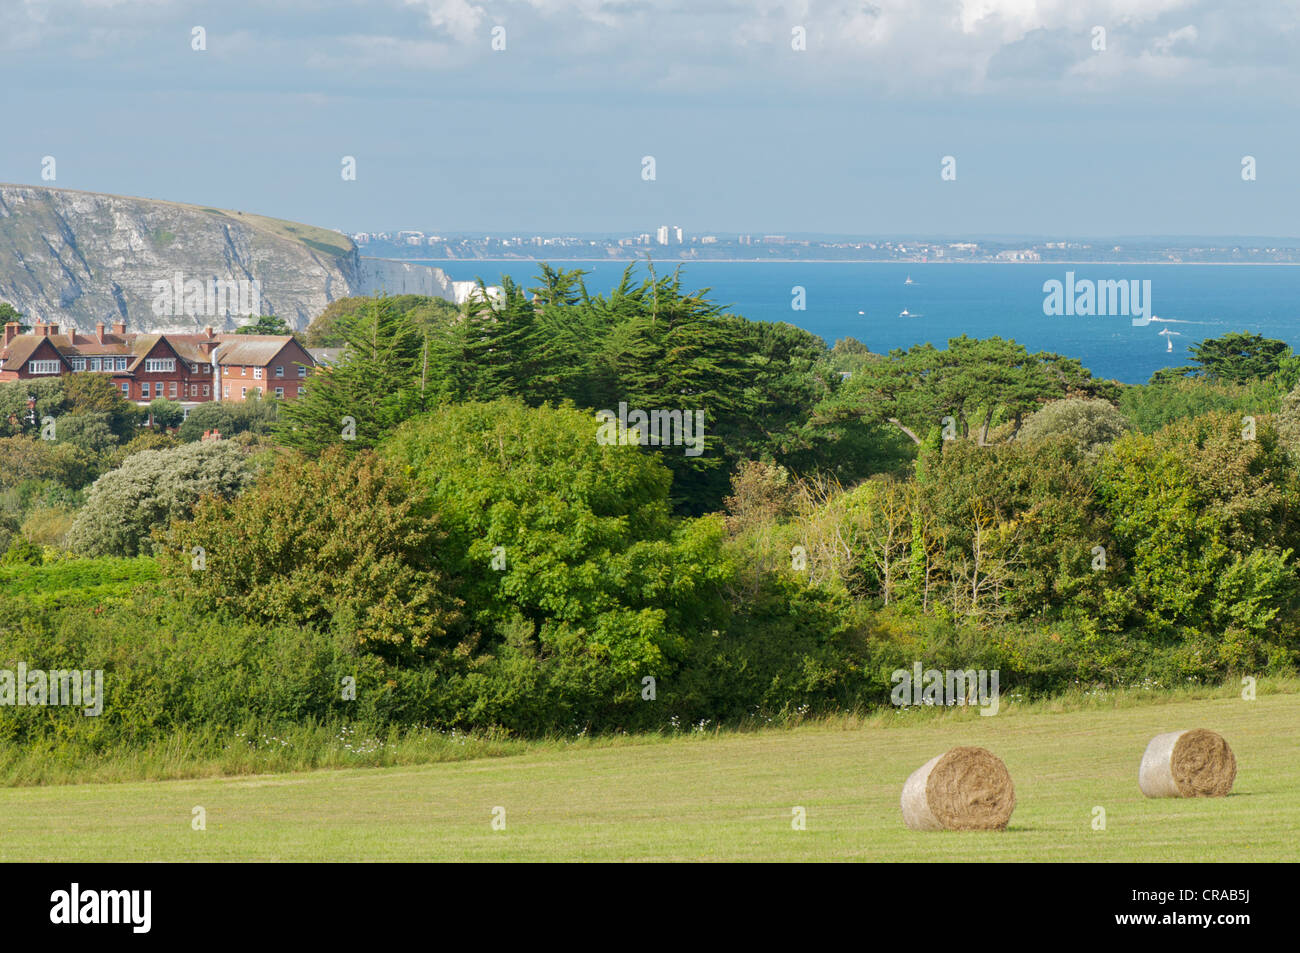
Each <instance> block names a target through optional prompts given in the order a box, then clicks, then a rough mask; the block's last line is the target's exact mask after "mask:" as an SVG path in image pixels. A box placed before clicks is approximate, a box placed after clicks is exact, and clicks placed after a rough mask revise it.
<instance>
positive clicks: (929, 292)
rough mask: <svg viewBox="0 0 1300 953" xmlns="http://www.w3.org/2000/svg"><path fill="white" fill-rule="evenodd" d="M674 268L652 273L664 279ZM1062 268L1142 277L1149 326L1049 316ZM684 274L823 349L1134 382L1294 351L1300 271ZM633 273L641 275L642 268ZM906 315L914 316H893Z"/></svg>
mask: <svg viewBox="0 0 1300 953" xmlns="http://www.w3.org/2000/svg"><path fill="white" fill-rule="evenodd" d="M432 264H436V265H438V266H439V267H441V268H443V269H445V270H446V271H447V272H448V274H449V275H451V277H452V278H454V279H456V280H458V281H461V280H468V279H472V278H475V277H481V278H483V279H484V281H486V282H487V283H488V284H493V283H496V282H499V281H500V279H501V275H502V274H503V273H505V274H508V275H510V276H511V277H512V278H514V279H515V280H516V281H519V282H521V283H522V284H523V285H524V286H525V287H529V286H531V285H532V284H534V281H533V278H534V276H535V275H536V274H537V272H538V270H539V269H538V267H537V265H536V264H535V263H532V262H519V261H509V262H501V261H463V262H459V261H438V262H432ZM551 264H552V265H555V266H557V267H560V266H562V267H572V268H583V269H586V270H588V271H589V272H591V274H590V275H588V277H587V287H588V289H589V290H591V291H592V293H603V292H605V291H608V290H609V289H610V288H611V287H612V286H613V285H614V284H616V283H617V281H618V279H619V276H620V275H621V274H622V271H623V269H624V268H625V267H626V266H627V263H626V262H566V261H563V260H560V259H556V260H552V261H551ZM670 267H671V265H668V264H665V263H658V264H657V265H656V269H657V270H658V271H659V273H660V274H662V273H663V272H664V271H665V270H666V269H668V268H670ZM1066 271H1073V272H1074V274H1075V280H1076V281H1078V280H1082V279H1090V280H1093V281H1102V280H1106V279H1113V280H1121V279H1124V280H1128V279H1138V280H1139V281H1141V280H1144V279H1149V280H1150V281H1151V298H1152V307H1151V313H1152V314H1153V315H1154V319H1153V320H1152V322H1151V323H1150V324H1148V325H1146V326H1145V327H1134V326H1133V324H1132V320H1131V319H1130V318H1128V317H1123V316H1109V317H1077V316H1071V317H1048V316H1046V315H1044V314H1043V301H1044V298H1045V297H1046V295H1045V293H1044V291H1043V283H1044V282H1045V281H1048V280H1050V279H1053V278H1055V279H1056V280H1058V281H1061V282H1063V283H1064V281H1065V273H1066ZM682 273H683V276H684V282H683V284H684V285H686V286H687V287H688V288H689V289H690V290H697V289H700V288H710V289H712V290H711V291H710V293H709V297H710V298H711V299H712V300H713V301H716V302H718V303H720V304H724V305H726V306H727V307H728V308H729V309H730V310H731V311H732V312H734V313H736V314H741V315H744V316H745V317H747V318H751V319H753V320H756V321H788V322H789V323H791V324H794V325H797V326H798V327H801V328H806V329H807V330H809V331H812V332H813V333H814V334H818V335H820V336H821V337H822V338H824V339H825V340H826V342H827V343H828V344H829V343H832V342H834V341H835V340H836V339H837V338H842V337H855V338H857V339H858V340H859V341H861V342H862V343H863V344H865V345H867V347H869V348H870V349H871V350H873V351H877V352H885V351H888V350H890V349H891V348H896V347H902V348H905V347H909V346H910V345H912V344H918V343H922V342H926V341H929V342H932V343H934V344H935V345H937V346H943V344H944V342H945V341H947V340H948V338H950V337H956V336H958V335H961V334H968V335H970V336H971V337H990V336H992V335H995V334H996V335H1000V336H1002V337H1004V338H1013V339H1015V340H1016V341H1019V342H1020V343H1021V344H1023V345H1024V346H1025V347H1027V348H1029V349H1030V350H1031V351H1055V352H1057V353H1059V354H1065V355H1068V356H1070V357H1077V358H1079V359H1080V360H1082V361H1083V363H1084V365H1085V366H1086V367H1088V368H1090V369H1091V370H1092V372H1093V373H1094V374H1097V375H1099V376H1102V377H1112V378H1115V379H1117V380H1120V381H1124V382H1125V383H1132V384H1136V383H1144V382H1145V381H1146V380H1147V379H1148V378H1150V376H1151V374H1152V373H1153V372H1154V371H1156V370H1158V369H1159V368H1162V367H1171V366H1176V365H1180V364H1187V363H1189V362H1190V356H1189V355H1188V353H1187V347H1188V346H1189V345H1191V344H1194V343H1196V342H1197V341H1200V340H1202V339H1203V338H1209V337H1218V336H1219V335H1222V334H1225V333H1227V332H1229V331H1253V332H1255V333H1258V334H1263V335H1264V336H1266V337H1273V338H1281V339H1282V340H1284V341H1286V342H1287V343H1288V344H1290V345H1291V346H1292V347H1294V348H1296V350H1298V351H1300V294H1298V292H1300V267H1294V266H1285V265H1277V266H1261V265H1068V266H1067V265H1043V264H893V263H888V264H874V263H873V264H865V263H858V262H699V263H688V264H685V265H683V266H682ZM638 274H639V275H642V276H643V275H644V274H645V271H644V265H639V266H638ZM909 277H910V278H911V279H912V283H911V284H907V283H906V279H907V278H909ZM796 285H798V286H802V287H803V288H804V289H805V291H806V305H807V307H806V310H803V311H796V310H793V309H792V308H791V302H792V300H793V293H792V290H791V289H793V288H794V287H795V286H796ZM904 310H906V311H908V312H909V313H910V314H911V315H913V316H912V317H900V312H902V311H904ZM859 312H862V313H859ZM1161 331H1170V332H1176V335H1173V334H1171V335H1167V336H1162V335H1161V334H1160V332H1161ZM1170 340H1172V341H1173V347H1174V349H1173V351H1172V353H1171V352H1170V351H1169V350H1168V342H1169V341H1170Z"/></svg>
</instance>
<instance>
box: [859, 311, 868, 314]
mask: <svg viewBox="0 0 1300 953" xmlns="http://www.w3.org/2000/svg"><path fill="white" fill-rule="evenodd" d="M866 313H867V312H865V311H859V312H858V314H866Z"/></svg>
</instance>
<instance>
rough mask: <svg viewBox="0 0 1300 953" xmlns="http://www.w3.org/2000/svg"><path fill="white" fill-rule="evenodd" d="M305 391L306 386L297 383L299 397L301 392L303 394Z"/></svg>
mask: <svg viewBox="0 0 1300 953" xmlns="http://www.w3.org/2000/svg"><path fill="white" fill-rule="evenodd" d="M305 393H307V388H305V387H303V386H302V385H301V384H299V385H298V396H299V397H301V396H302V395H303V394H305Z"/></svg>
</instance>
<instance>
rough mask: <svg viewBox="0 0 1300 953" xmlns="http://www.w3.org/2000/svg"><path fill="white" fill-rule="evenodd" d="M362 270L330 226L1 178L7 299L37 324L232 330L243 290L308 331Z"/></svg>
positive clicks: (239, 317) (1, 274)
mask: <svg viewBox="0 0 1300 953" xmlns="http://www.w3.org/2000/svg"><path fill="white" fill-rule="evenodd" d="M433 270H435V271H437V269H433ZM361 271H362V269H361V263H360V259H359V257H358V255H357V249H356V246H355V245H353V244H352V241H351V240H350V239H348V238H347V237H345V236H343V235H341V234H339V233H338V232H334V231H330V230H328V229H323V228H315V227H313V226H310V225H299V224H295V223H292V222H284V221H281V220H278V219H269V218H264V217H262V216H259V215H252V214H248V213H243V212H232V211H223V210H221V209H212V208H200V207H198V206H194V205H182V204H178V203H174V202H161V201H153V200H150V199H139V198H127V197H123V196H117V195H104V194H100V193H96V192H77V191H72V190H68V189H47V188H40V187H34V186H23V185H0V301H8V302H9V303H10V304H12V305H13V306H14V307H15V308H17V309H18V310H19V311H20V312H22V313H23V314H24V315H25V316H26V318H27V320H28V321H32V320H43V321H49V322H54V323H58V324H62V325H69V324H75V325H77V326H78V327H79V328H81V329H82V330H85V331H90V330H92V329H93V327H94V324H95V322H97V321H105V322H111V321H114V320H123V319H125V320H126V322H127V324H128V326H130V327H131V329H132V330H194V329H196V328H202V327H204V326H206V325H213V326H215V327H223V326H224V327H234V326H235V325H236V324H239V323H242V322H243V321H246V320H247V317H246V316H244V315H245V314H246V313H247V309H243V311H242V313H241V308H240V306H239V305H238V304H233V305H232V303H231V302H232V301H238V300H239V296H240V294H241V293H242V294H243V298H244V301H245V303H247V302H248V301H249V300H250V299H252V300H255V301H257V302H258V303H260V311H257V312H254V313H262V314H276V315H279V316H280V317H282V318H284V320H285V321H287V322H288V323H289V325H290V326H292V327H294V328H305V327H306V326H307V324H308V322H310V321H311V319H312V318H314V317H315V316H316V315H317V314H319V313H320V312H321V310H322V309H324V307H325V306H326V305H327V304H329V302H331V301H333V300H334V299H336V298H342V297H346V296H348V295H352V294H358V293H360V290H361V289H362V288H363V287H366V286H368V285H373V284H374V282H373V281H363V278H362V274H361ZM439 274H441V272H439ZM442 280H443V281H445V280H446V276H445V275H442ZM160 282H161V283H165V284H166V288H167V289H168V290H167V292H166V294H165V295H164V294H163V293H162V291H161V289H162V287H163V285H161V284H159V283H160ZM433 283H436V282H433Z"/></svg>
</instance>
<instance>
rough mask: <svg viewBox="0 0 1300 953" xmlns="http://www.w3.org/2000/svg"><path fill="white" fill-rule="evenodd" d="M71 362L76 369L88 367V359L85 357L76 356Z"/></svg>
mask: <svg viewBox="0 0 1300 953" xmlns="http://www.w3.org/2000/svg"><path fill="white" fill-rule="evenodd" d="M71 363H72V369H73V370H74V371H84V370H85V369H86V359H85V358H84V357H74V358H73V359H72V362H71Z"/></svg>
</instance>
